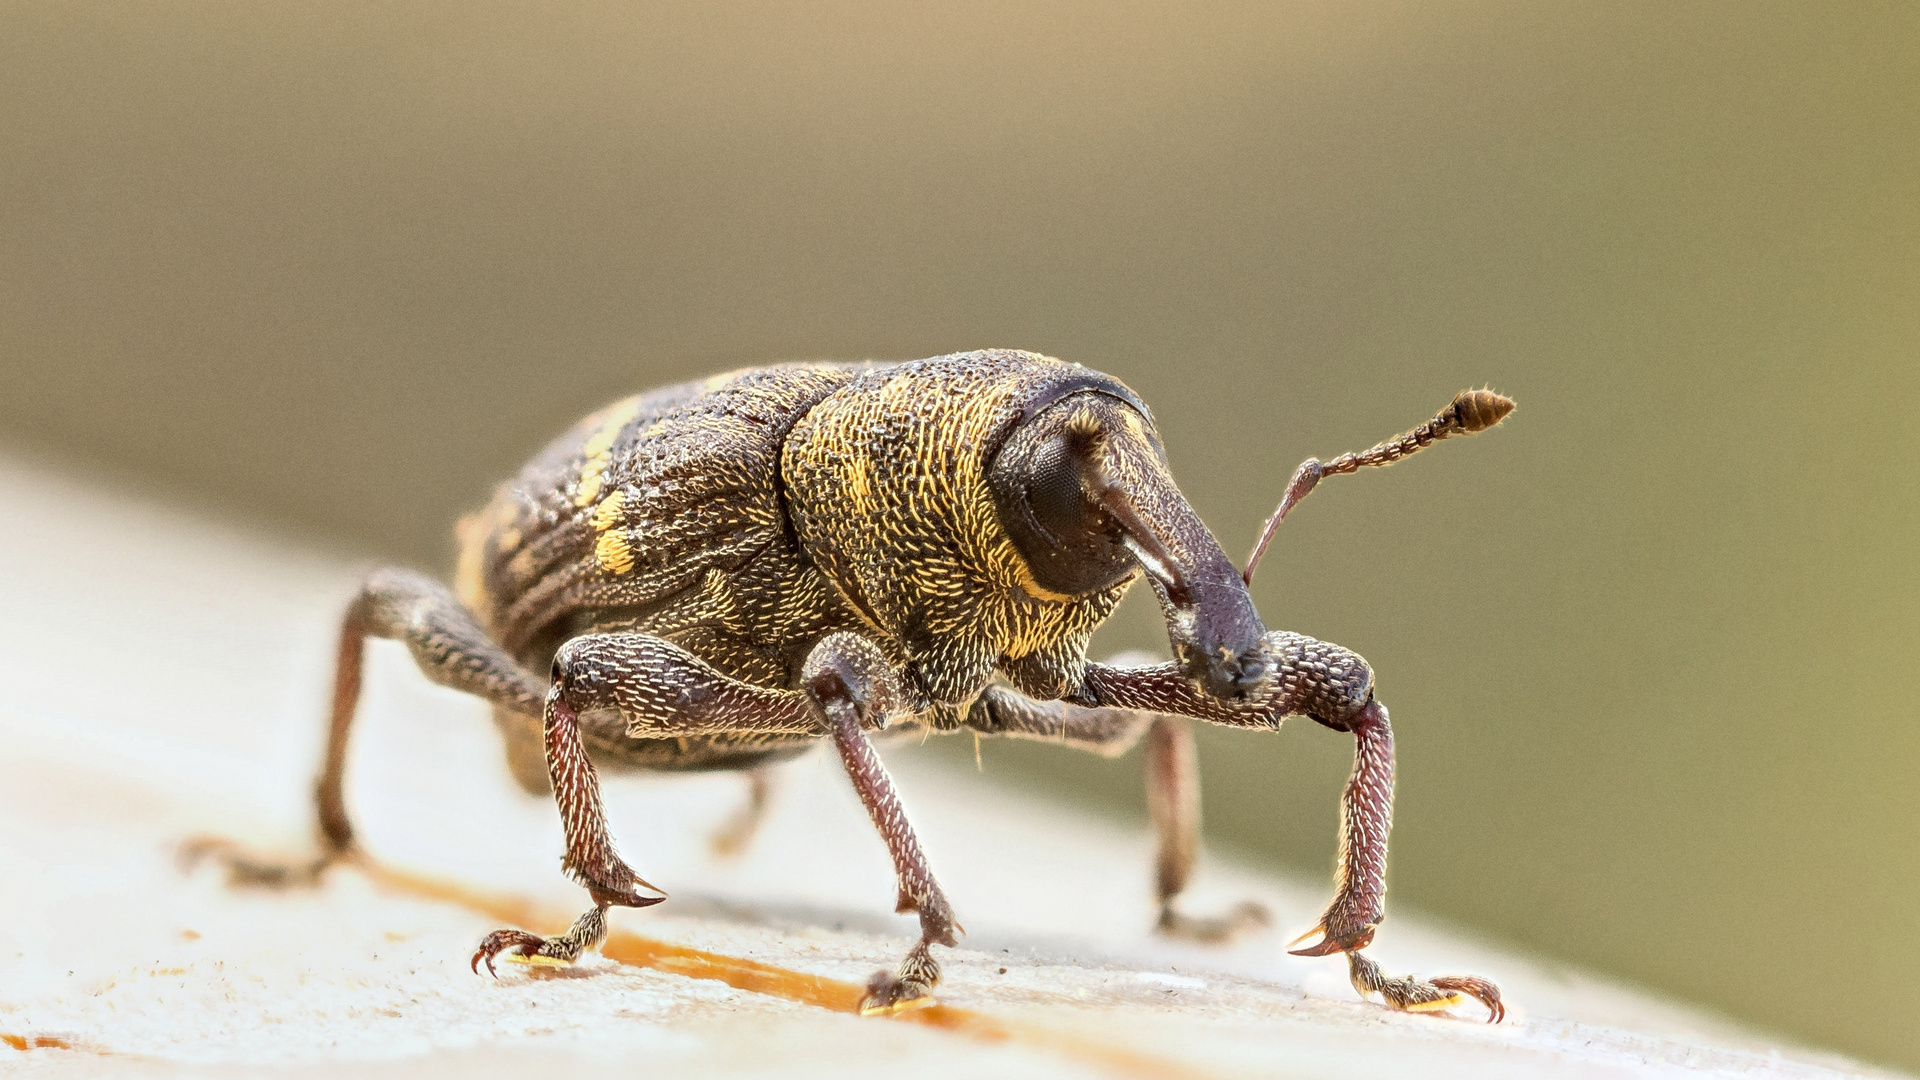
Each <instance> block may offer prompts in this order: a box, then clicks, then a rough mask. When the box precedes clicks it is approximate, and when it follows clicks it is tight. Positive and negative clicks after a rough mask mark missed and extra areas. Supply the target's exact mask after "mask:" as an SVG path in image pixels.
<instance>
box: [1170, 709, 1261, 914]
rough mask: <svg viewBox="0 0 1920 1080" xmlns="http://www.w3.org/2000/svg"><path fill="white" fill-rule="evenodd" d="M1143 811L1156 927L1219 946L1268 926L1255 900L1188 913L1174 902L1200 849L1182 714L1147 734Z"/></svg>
mask: <svg viewBox="0 0 1920 1080" xmlns="http://www.w3.org/2000/svg"><path fill="white" fill-rule="evenodd" d="M1146 773H1147V812H1148V814H1149V816H1151V817H1152V819H1153V832H1154V838H1155V839H1156V841H1157V842H1158V843H1157V845H1156V850H1155V858H1154V887H1155V894H1156V896H1157V897H1158V899H1159V902H1160V922H1159V926H1158V929H1159V931H1160V932H1161V933H1162V934H1165V935H1167V936H1168V937H1172V938H1182V939H1185V940H1188V941H1197V942H1201V943H1203V944H1219V943H1223V942H1228V941H1232V940H1233V939H1234V938H1236V937H1239V936H1240V935H1242V934H1244V933H1247V932H1249V931H1252V930H1258V929H1262V928H1265V927H1268V926H1271V925H1273V914H1272V913H1271V912H1269V911H1268V910H1267V908H1266V905H1264V904H1261V903H1260V902H1259V901H1257V900H1244V901H1242V902H1240V903H1239V904H1236V905H1235V906H1234V907H1233V908H1232V909H1231V910H1230V911H1228V912H1227V913H1226V914H1224V915H1213V916H1205V915H1188V914H1185V913H1183V912H1181V911H1180V910H1179V909H1178V908H1176V907H1175V906H1174V899H1175V898H1176V897H1178V896H1179V895H1180V893H1181V892H1182V891H1184V890H1185V889H1186V887H1187V879H1188V878H1190V877H1191V876H1192V875H1193V865H1194V863H1195V861H1196V860H1197V859H1198V856H1199V853H1200V759H1199V754H1198V752H1197V750H1196V748H1195V747H1194V743H1193V727H1192V724H1191V723H1190V722H1189V721H1188V720H1187V719H1186V718H1185V717H1182V716H1156V717H1154V718H1153V726H1152V727H1151V728H1150V729H1149V730H1148V732H1147V762H1146Z"/></svg>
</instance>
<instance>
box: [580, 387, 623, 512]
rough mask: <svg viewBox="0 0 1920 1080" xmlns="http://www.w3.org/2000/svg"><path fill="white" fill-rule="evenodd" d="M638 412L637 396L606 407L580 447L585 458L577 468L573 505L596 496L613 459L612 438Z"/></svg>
mask: <svg viewBox="0 0 1920 1080" xmlns="http://www.w3.org/2000/svg"><path fill="white" fill-rule="evenodd" d="M639 411H640V399H639V398H637V397H636V398H631V399H629V400H627V401H623V402H621V403H620V404H618V405H615V406H613V407H612V408H610V409H608V410H607V418H606V421H605V422H604V423H602V424H601V425H600V430H598V431H596V432H594V433H593V435H592V437H590V438H589V439H587V441H586V443H585V444H583V445H582V446H581V447H580V454H581V456H582V457H584V458H586V459H587V460H586V464H584V465H582V466H581V467H580V489H579V491H577V492H576V493H575V494H574V496H573V505H575V506H582V507H584V506H589V505H591V504H592V503H593V500H595V499H597V498H599V497H600V487H601V485H602V484H603V483H605V476H606V471H607V466H608V465H609V464H611V463H612V461H613V440H615V439H617V438H619V437H620V430H621V429H622V428H624V427H626V426H627V422H628V421H630V420H632V419H633V418H634V416H635V415H636V414H637V413H639Z"/></svg>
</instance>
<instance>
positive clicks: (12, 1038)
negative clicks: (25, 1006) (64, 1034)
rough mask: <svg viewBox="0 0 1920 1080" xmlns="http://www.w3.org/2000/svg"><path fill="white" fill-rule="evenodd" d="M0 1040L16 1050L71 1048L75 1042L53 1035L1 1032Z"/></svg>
mask: <svg viewBox="0 0 1920 1080" xmlns="http://www.w3.org/2000/svg"><path fill="white" fill-rule="evenodd" d="M0 1042H3V1043H6V1044H7V1045H8V1046H11V1047H13V1048H14V1049H15V1050H71V1049H73V1044H72V1043H70V1042H68V1041H67V1040H65V1039H57V1038H55V1037H53V1036H52V1035H7V1034H4V1033H0Z"/></svg>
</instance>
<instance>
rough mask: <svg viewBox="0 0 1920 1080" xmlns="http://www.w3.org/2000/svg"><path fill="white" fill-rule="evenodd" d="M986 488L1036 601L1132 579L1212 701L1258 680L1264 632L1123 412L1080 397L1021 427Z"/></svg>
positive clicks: (1156, 449)
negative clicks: (1139, 581) (1143, 585)
mask: <svg viewBox="0 0 1920 1080" xmlns="http://www.w3.org/2000/svg"><path fill="white" fill-rule="evenodd" d="M988 486H989V488H990V489H991V490H992V492H993V497H994V503H995V508H996V510H997V512H998V517H999V519H1000V523H1001V526H1002V528H1004V529H1005V530H1006V532H1007V535H1008V538H1009V539H1011V540H1012V542H1013V545H1014V548H1015V550H1017V551H1018V552H1019V554H1020V556H1021V558H1022V560H1023V561H1024V562H1025V563H1026V566H1027V569H1028V571H1029V572H1030V574H1031V576H1032V580H1033V584H1034V585H1035V586H1037V587H1038V590H1040V591H1042V592H1043V595H1044V594H1053V595H1056V596H1080V595H1084V594H1087V593H1091V592H1095V591H1098V590H1101V589H1107V588H1111V587H1112V586H1113V585H1115V584H1116V583H1118V582H1120V581H1122V580H1124V579H1125V578H1127V577H1128V576H1129V575H1131V574H1133V573H1134V572H1136V570H1138V571H1140V572H1144V573H1145V575H1146V577H1147V580H1148V582H1149V583H1151V585H1152V587H1153V590H1154V593H1155V595H1156V596H1157V597H1158V598H1159V600H1160V606H1161V609H1162V611H1163V613H1164V614H1165V616H1166V620H1167V636H1168V639H1169V641H1170V643H1171V644H1172V646H1173V655H1174V659H1175V660H1176V661H1177V662H1178V663H1179V664H1180V666H1181V668H1182V669H1183V670H1184V671H1185V672H1186V674H1187V676H1188V677H1189V678H1191V679H1193V680H1194V681H1195V682H1196V683H1198V684H1199V685H1200V686H1202V687H1203V688H1204V689H1205V690H1206V691H1207V692H1208V693H1210V694H1212V695H1214V696H1215V697H1218V698H1223V699H1234V698H1240V697H1244V696H1245V695H1247V694H1248V693H1250V692H1251V691H1253V690H1255V689H1256V688H1258V687H1259V686H1260V685H1261V684H1262V683H1263V682H1264V681H1265V680H1266V679H1267V677H1268V675H1269V674H1270V673H1271V671H1272V661H1271V659H1270V658H1269V657H1268V656H1267V655H1266V652H1265V649H1264V647H1263V646H1262V641H1261V639H1262V637H1263V635H1264V634H1265V633H1266V630H1265V627H1263V626H1262V625H1261V623H1260V616H1259V614H1258V613H1257V612H1256V611H1255V610H1254V608H1253V601H1252V598H1251V597H1250V596H1249V595H1248V593H1247V589H1246V585H1245V583H1244V582H1243V581H1242V580H1241V578H1240V574H1239V572H1238V571H1237V570H1236V569H1234V566H1233V564H1232V563H1231V562H1229V561H1228V560H1227V557H1226V553H1225V552H1223V551H1221V549H1220V545H1219V543H1218V542H1217V541H1216V540H1215V539H1214V537H1213V534H1212V533H1211V532H1209V531H1208V530H1207V527H1206V526H1205V525H1204V524H1203V523H1202V522H1201V521H1200V518H1199V516H1198V515H1197V514H1195V513H1194V512H1193V508H1192V507H1191V506H1189V505H1188V504H1187V501H1186V499H1185V498H1184V497H1183V496H1182V495H1181V494H1180V491H1179V489H1178V488H1177V487H1175V486H1174V483H1173V477H1172V475H1171V474H1170V473H1169V472H1168V469H1167V462H1166V456H1165V454H1164V452H1163V451H1162V449H1161V446H1160V440H1159V438H1158V437H1157V436H1156V435H1155V434H1154V432H1153V429H1152V426H1151V423H1150V421H1149V420H1148V419H1147V417H1146V416H1145V415H1144V413H1143V412H1142V411H1141V410H1140V409H1137V408H1135V407H1134V404H1133V403H1132V402H1131V401H1128V400H1125V399H1122V398H1121V397H1119V396H1116V395H1113V394H1109V393H1103V392H1099V391H1086V392H1081V393H1076V394H1072V395H1070V396H1067V397H1063V398H1061V399H1060V400H1058V401H1054V402H1051V403H1049V404H1047V405H1046V406H1045V407H1044V408H1042V409H1039V410H1038V411H1036V412H1034V413H1032V414H1031V415H1029V416H1027V417H1025V418H1024V419H1023V420H1022V421H1021V423H1020V424H1019V425H1018V426H1017V427H1015V428H1014V429H1013V431H1012V432H1011V433H1010V434H1009V435H1008V437H1007V439H1006V441H1005V442H1004V443H1003V444H1002V445H1001V447H1000V449H999V451H998V453H997V454H995V456H994V459H993V462H992V466H991V468H990V470H989V472H988Z"/></svg>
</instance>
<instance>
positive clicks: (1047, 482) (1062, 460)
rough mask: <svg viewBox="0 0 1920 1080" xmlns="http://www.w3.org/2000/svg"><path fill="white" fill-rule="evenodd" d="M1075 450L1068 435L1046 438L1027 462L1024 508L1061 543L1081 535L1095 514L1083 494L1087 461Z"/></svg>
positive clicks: (1092, 522)
mask: <svg viewBox="0 0 1920 1080" xmlns="http://www.w3.org/2000/svg"><path fill="white" fill-rule="evenodd" d="M1075 450H1076V447H1074V446H1073V445H1072V444H1071V441H1070V440H1068V439H1064V438H1061V439H1049V440H1047V441H1046V443H1045V444H1044V445H1042V446H1041V447H1040V448H1039V449H1038V450H1037V451H1035V453H1034V455H1033V457H1032V458H1031V459H1029V462H1028V470H1027V477H1026V480H1027V483H1026V488H1027V509H1028V510H1029V511H1030V512H1031V513H1032V514H1033V522H1034V524H1036V525H1038V526H1040V528H1041V529H1043V530H1045V531H1046V532H1047V533H1049V534H1051V538H1052V539H1053V541H1054V542H1055V543H1056V544H1061V545H1066V544H1071V543H1072V542H1073V541H1075V540H1079V539H1081V538H1082V537H1083V536H1084V535H1085V533H1086V532H1087V529H1088V526H1089V525H1093V524H1096V519H1097V517H1098V509H1097V508H1096V507H1095V506H1094V505H1093V504H1092V503H1091V502H1090V501H1089V500H1088V499H1087V495H1086V484H1085V480H1084V477H1085V476H1086V464H1085V462H1084V461H1083V460H1082V459H1081V457H1080V455H1079V454H1077V453H1075Z"/></svg>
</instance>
